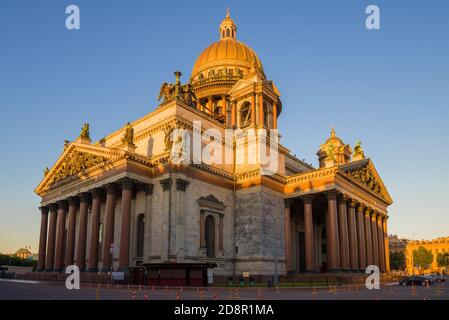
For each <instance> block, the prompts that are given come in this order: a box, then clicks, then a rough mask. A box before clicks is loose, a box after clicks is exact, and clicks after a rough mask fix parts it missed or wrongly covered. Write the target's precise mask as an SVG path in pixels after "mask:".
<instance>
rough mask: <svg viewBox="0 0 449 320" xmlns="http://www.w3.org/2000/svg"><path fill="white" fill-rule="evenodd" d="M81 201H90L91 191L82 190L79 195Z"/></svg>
mask: <svg viewBox="0 0 449 320" xmlns="http://www.w3.org/2000/svg"><path fill="white" fill-rule="evenodd" d="M78 197H79V200H80V202H89V200H90V193H89V192H82V193H80V194H79V195H78Z"/></svg>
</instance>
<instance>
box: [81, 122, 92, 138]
mask: <svg viewBox="0 0 449 320" xmlns="http://www.w3.org/2000/svg"><path fill="white" fill-rule="evenodd" d="M80 137H81V138H87V139H90V137H89V124H88V123H85V124H84V125H83V127H82V128H81V134H80Z"/></svg>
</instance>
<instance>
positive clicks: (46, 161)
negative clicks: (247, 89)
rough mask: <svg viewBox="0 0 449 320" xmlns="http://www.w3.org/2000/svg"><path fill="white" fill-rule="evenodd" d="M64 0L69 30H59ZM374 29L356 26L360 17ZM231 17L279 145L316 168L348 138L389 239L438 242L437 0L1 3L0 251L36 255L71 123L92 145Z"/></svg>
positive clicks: (443, 122)
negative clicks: (277, 105) (51, 175)
mask: <svg viewBox="0 0 449 320" xmlns="http://www.w3.org/2000/svg"><path fill="white" fill-rule="evenodd" d="M69 4H77V5H79V7H80V10H81V30H78V31H67V30H66V29H65V8H66V6H67V5H69ZM369 4H376V5H378V6H379V7H380V10H381V28H382V29H381V30H377V31H369V30H367V29H366V28H365V17H366V15H365V8H366V6H367V5H369ZM227 7H230V8H231V15H232V17H233V18H234V20H235V22H236V24H237V28H238V32H237V37H238V39H240V40H242V41H244V42H246V43H247V44H248V45H250V46H251V47H252V48H253V49H254V50H255V51H256V52H257V53H258V55H259V57H260V59H261V60H262V63H263V64H264V68H265V72H266V74H267V75H268V77H269V78H270V79H273V80H274V81H275V83H276V85H277V86H278V88H279V90H280V91H281V94H282V97H281V98H282V101H283V106H284V109H283V113H282V114H281V116H280V118H279V127H280V130H281V133H282V135H283V138H282V140H281V142H282V143H283V144H284V145H286V146H287V147H289V148H290V149H291V150H292V152H293V153H295V154H297V156H298V157H299V158H305V159H306V161H308V162H312V163H313V164H314V165H316V164H317V158H316V155H315V153H316V151H317V149H318V148H319V145H320V144H321V143H323V141H324V140H325V139H326V138H327V136H328V135H329V131H330V128H331V126H332V125H334V126H335V128H336V131H337V135H339V136H340V137H341V138H342V139H343V140H344V141H345V142H346V143H350V144H351V145H353V144H354V143H355V142H356V140H357V139H361V140H362V142H363V147H364V149H365V152H366V154H367V155H368V156H370V157H371V158H372V159H373V161H374V163H375V165H376V167H377V169H378V171H379V172H380V174H381V176H382V178H383V180H384V182H385V184H386V185H387V186H388V188H389V191H390V193H391V195H392V197H393V199H394V200H395V203H394V204H393V205H392V206H391V207H390V217H391V218H390V224H389V231H390V232H391V233H397V234H399V235H400V236H404V237H409V238H412V237H413V236H414V234H415V237H416V238H418V239H419V238H433V237H437V236H444V235H449V215H448V214H449V212H448V209H447V208H448V205H447V201H448V199H449V197H448V196H449V192H448V191H449V190H448V189H449V188H448V182H449V169H448V168H449V166H448V165H447V161H448V159H449V146H448V143H447V142H448V138H449V134H448V132H449V128H448V120H449V106H448V103H449V59H448V57H449V1H444V0H441V1H436V0H435V1H412V0H409V1H377V0H373V1H363V0H359V1H316V0H314V1H312V0H310V1H215V0H214V1H210V0H208V1H199V0H195V1H137V0H136V1H118V0H117V1H112V0H111V1H100V0H97V1H81V0H72V1H63V0H57V1H56V0H55V1H39V2H36V1H19V0H14V1H12V0H2V1H1V2H0V110H1V119H2V121H1V124H0V137H1V139H2V150H3V151H2V156H1V157H0V168H1V173H0V181H1V186H0V205H1V207H0V252H11V251H15V250H16V249H18V248H19V247H21V246H24V245H29V244H31V245H32V247H33V250H32V251H37V244H38V233H39V211H38V207H39V198H38V197H37V196H36V195H35V194H34V193H33V191H34V188H35V187H36V186H37V184H38V183H39V181H40V180H41V178H42V176H43V175H42V170H43V168H44V167H46V166H49V167H50V166H51V165H52V164H53V162H54V161H55V160H56V159H57V157H58V156H59V154H60V153H61V151H62V148H63V141H64V139H74V138H76V136H77V135H78V134H79V130H80V127H81V125H82V123H84V122H89V123H90V124H91V135H92V137H93V139H99V138H101V137H103V136H105V135H106V134H108V133H110V132H112V131H113V130H116V129H117V128H119V127H121V126H123V125H124V124H125V123H126V122H127V121H130V120H134V119H137V118H139V117H141V116H142V115H144V114H146V113H148V112H150V111H152V110H153V109H154V108H155V106H156V96H157V94H158V90H159V86H160V84H161V83H162V82H164V81H173V71H175V70H180V71H182V72H183V73H184V76H183V80H184V81H187V80H188V76H189V74H190V71H191V68H192V66H193V63H194V61H195V59H196V57H197V55H198V54H200V52H201V51H202V50H203V49H204V48H205V47H207V46H208V45H209V44H210V43H211V42H213V41H216V40H217V39H218V31H217V30H218V25H219V24H220V22H221V20H222V19H223V18H224V15H225V9H226V8H227Z"/></svg>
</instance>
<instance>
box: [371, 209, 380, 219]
mask: <svg viewBox="0 0 449 320" xmlns="http://www.w3.org/2000/svg"><path fill="white" fill-rule="evenodd" d="M378 216H379V213H378V212H377V211H374V210H372V211H371V220H373V221H376V220H377V217H378Z"/></svg>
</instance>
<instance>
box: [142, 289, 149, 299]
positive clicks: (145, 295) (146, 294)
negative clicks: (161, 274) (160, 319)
mask: <svg viewBox="0 0 449 320" xmlns="http://www.w3.org/2000/svg"><path fill="white" fill-rule="evenodd" d="M143 300H145V301H147V300H148V292H146V291H145V293H144V294H143Z"/></svg>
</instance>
